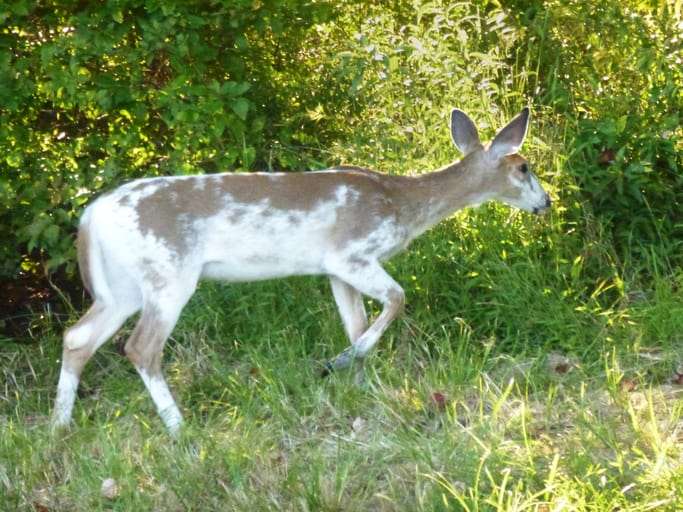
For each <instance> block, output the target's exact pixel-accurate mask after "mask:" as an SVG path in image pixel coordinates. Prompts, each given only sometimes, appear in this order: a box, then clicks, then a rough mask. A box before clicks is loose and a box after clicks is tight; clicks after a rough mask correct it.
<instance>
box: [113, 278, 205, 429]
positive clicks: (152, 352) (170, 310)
mask: <svg viewBox="0 0 683 512" xmlns="http://www.w3.org/2000/svg"><path fill="white" fill-rule="evenodd" d="M182 282H183V283H184V284H183V285H178V286H176V287H173V288H171V287H166V288H164V289H162V290H155V292H154V294H149V295H150V297H149V298H148V299H147V300H146V301H145V303H144V305H143V307H142V314H141V315H140V319H139V320H138V323H137V324H136V326H135V329H133V332H132V333H131V335H130V338H128V341H127V342H126V345H125V347H124V350H125V353H126V356H127V357H128V359H130V361H131V362H132V363H133V365H134V366H135V368H136V369H137V371H138V373H139V374H140V377H141V378H142V381H143V382H144V383H145V387H146V388H147V391H148V392H149V394H150V395H151V397H152V400H153V401H154V405H155V406H156V409H157V412H158V413H159V416H161V419H162V420H163V422H164V425H165V426H166V428H168V430H169V431H170V432H171V433H172V434H177V433H178V431H179V430H180V426H181V425H182V422H183V418H182V415H181V414H180V410H179V409H178V406H177V405H176V403H175V400H174V399H173V395H171V392H170V390H169V389H168V384H166V380H165V379H164V375H163V373H162V371H161V359H162V353H163V350H164V345H165V344H166V340H167V339H168V337H169V336H170V335H171V332H172V331H173V328H174V327H175V324H176V322H177V321H178V317H179V316H180V312H181V311H182V309H183V307H184V306H185V304H186V303H187V301H188V300H189V298H190V297H191V296H192V293H193V292H194V290H195V287H196V283H197V280H196V279H194V280H193V281H191V284H188V281H182Z"/></svg>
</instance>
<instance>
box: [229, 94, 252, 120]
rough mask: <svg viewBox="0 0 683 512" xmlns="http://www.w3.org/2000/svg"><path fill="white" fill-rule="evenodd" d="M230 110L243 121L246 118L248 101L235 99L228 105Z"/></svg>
mask: <svg viewBox="0 0 683 512" xmlns="http://www.w3.org/2000/svg"><path fill="white" fill-rule="evenodd" d="M230 108H232V110H233V112H235V114H237V116H238V117H239V118H240V119H241V120H242V121H244V120H245V119H246V118H247V112H248V111H249V101H248V100H247V99H246V98H237V99H234V100H233V101H232V103H230Z"/></svg>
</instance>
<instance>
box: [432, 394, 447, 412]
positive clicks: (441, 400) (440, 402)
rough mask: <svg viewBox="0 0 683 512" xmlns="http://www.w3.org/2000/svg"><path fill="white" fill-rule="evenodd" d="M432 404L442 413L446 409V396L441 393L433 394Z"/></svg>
mask: <svg viewBox="0 0 683 512" xmlns="http://www.w3.org/2000/svg"><path fill="white" fill-rule="evenodd" d="M432 404H434V405H435V406H436V408H437V409H438V410H440V411H443V410H444V409H446V396H445V395H444V394H443V393H441V392H440V391H435V392H434V393H432Z"/></svg>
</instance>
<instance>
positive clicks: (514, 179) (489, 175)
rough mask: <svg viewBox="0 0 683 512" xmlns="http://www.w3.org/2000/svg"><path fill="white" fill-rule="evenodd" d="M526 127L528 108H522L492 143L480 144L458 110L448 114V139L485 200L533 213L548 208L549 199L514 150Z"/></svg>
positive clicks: (519, 143) (526, 164)
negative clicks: (480, 188) (484, 191)
mask: <svg viewBox="0 0 683 512" xmlns="http://www.w3.org/2000/svg"><path fill="white" fill-rule="evenodd" d="M528 125H529V109H528V108H525V109H524V110H522V112H521V113H520V114H519V115H517V117H515V118H514V119H513V120H512V121H510V122H509V123H508V124H507V125H506V126H505V127H504V128H503V129H502V130H500V131H499V132H498V133H497V134H496V136H495V137H494V139H493V141H491V142H490V143H489V144H486V145H483V144H482V143H481V142H480V141H479V134H478V133H477V128H476V126H475V125H474V123H473V122H472V120H471V119H470V118H469V117H468V116H467V114H465V113H464V112H463V111H462V110H458V109H453V112H451V136H452V137H453V142H454V143H455V145H456V146H457V147H458V149H459V150H460V151H462V153H463V154H464V156H465V158H466V159H467V160H469V161H470V169H471V172H475V173H477V175H478V176H477V178H478V179H480V180H481V187H482V189H483V190H486V199H488V200H491V199H495V200H498V201H501V202H503V203H505V204H508V205H510V206H514V207H516V208H519V209H521V210H525V211H528V212H533V213H541V212H543V211H544V210H547V209H548V208H549V207H550V203H551V201H550V196H548V194H547V193H546V191H545V190H543V187H542V186H541V184H540V183H539V181H538V178H537V177H536V176H535V175H534V173H533V172H531V169H530V166H529V162H527V160H526V159H525V158H524V157H523V156H521V155H520V154H519V153H518V151H519V148H520V147H521V146H522V143H523V142H524V137H525V136H526V131H527V127H528Z"/></svg>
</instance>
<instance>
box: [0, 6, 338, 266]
mask: <svg viewBox="0 0 683 512" xmlns="http://www.w3.org/2000/svg"><path fill="white" fill-rule="evenodd" d="M331 15H332V10H331V9H330V7H329V6H326V5H322V4H315V3H310V2H306V1H304V0H290V1H286V2H281V1H275V0H270V1H268V0H266V1H258V2H253V1H251V0H250V1H244V0H242V1H237V2H235V1H224V2H219V1H205V2H164V1H160V0H144V1H143V0H110V1H107V2H105V3H104V4H101V3H99V2H98V3H90V2H85V3H83V2H80V3H78V2H77V3H74V2H60V1H54V2H42V3H40V4H37V3H34V2H29V1H26V0H24V1H19V2H15V3H13V4H11V5H5V7H2V8H0V21H1V22H3V23H4V26H3V28H2V29H0V105H2V110H1V111H0V152H1V153H2V155H3V157H2V160H1V161H0V197H1V202H0V203H1V204H2V207H1V209H0V229H2V231H3V232H4V233H7V234H8V235H7V238H6V240H5V244H3V246H2V249H0V274H11V273H13V272H14V271H15V270H16V268H17V265H18V264H19V262H20V258H21V256H22V255H26V254H34V258H35V256H36V254H38V255H40V254H45V255H47V256H48V257H49V259H48V260H47V266H48V267H49V268H55V267H58V266H60V265H62V264H64V263H66V262H70V261H73V256H74V252H73V249H72V239H71V237H70V234H71V233H72V232H73V226H74V224H75V222H76V218H77V216H78V214H79V213H80V210H81V208H82V207H83V205H84V204H85V203H86V202H87V201H88V200H89V199H90V198H91V197H92V196H93V195H95V194H97V193H98V192H99V191H100V190H102V189H109V188H111V187H112V186H114V185H116V184H118V183H120V182H121V181H123V180H127V179H130V178H134V177H139V176H141V175H143V174H144V175H150V174H151V175H154V174H179V173H188V172H203V171H215V170H228V169H233V168H239V167H241V168H249V167H252V166H253V165H255V162H257V160H260V161H261V162H262V163H263V162H268V161H270V162H271V163H272V159H269V155H270V146H269V144H267V142H266V141H278V140H280V141H283V142H285V143H289V142H291V140H292V139H296V136H297V133H298V132H300V131H301V130H302V126H303V125H304V124H305V123H304V122H303V121H302V119H301V117H300V116H299V115H297V114H296V113H298V112H300V111H301V110H304V111H305V110H306V108H307V106H308V102H317V103H319V102H320V101H324V100H319V99H317V98H316V94H310V90H309V88H308V87H309V85H310V86H312V87H311V89H312V90H313V92H316V90H317V91H320V92H321V94H327V95H329V94H332V93H333V92H334V88H322V87H318V89H316V87H315V85H316V82H315V80H310V83H309V82H306V81H302V80H301V78H302V77H307V78H310V77H311V76H313V72H312V69H311V66H312V65H314V64H315V61H314V60H311V59H310V58H309V56H307V55H306V54H305V49H304V48H302V46H301V45H302V44H303V43H304V42H305V41H306V38H307V34H308V33H309V31H311V27H313V26H314V25H315V24H316V23H319V22H322V21H325V20H327V19H329V18H330V16H331ZM321 80H324V77H321ZM317 103H316V104H317ZM321 138H324V133H323V134H321ZM290 160H292V161H296V159H290ZM289 163H291V162H289Z"/></svg>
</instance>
